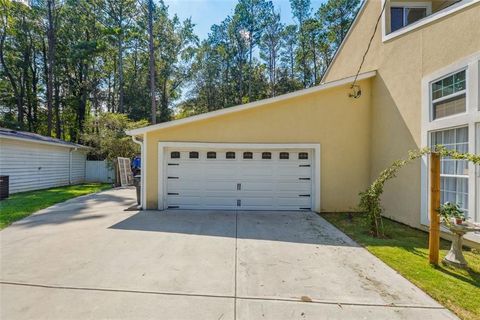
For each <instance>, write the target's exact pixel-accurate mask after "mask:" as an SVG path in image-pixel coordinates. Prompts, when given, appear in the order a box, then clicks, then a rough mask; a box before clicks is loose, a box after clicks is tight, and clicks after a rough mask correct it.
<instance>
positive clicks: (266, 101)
mask: <svg viewBox="0 0 480 320" xmlns="http://www.w3.org/2000/svg"><path fill="white" fill-rule="evenodd" d="M376 74H377V73H376V71H370V72H365V73H361V74H359V75H358V77H357V81H360V80H364V79H368V78H372V77H374V76H375V75H376ZM354 79H355V77H348V78H344V79H340V80H336V81H332V82H327V83H324V84H321V85H318V86H315V87H311V88H307V89H303V90H298V91H295V92H291V93H287V94H283V95H281V96H277V97H273V98H269V99H263V100H259V101H255V102H251V103H247V104H243V105H238V106H234V107H229V108H224V109H220V110H216V111H212V112H207V113H203V114H199V115H196V116H191V117H188V118H183V119H179V120H173V121H168V122H163V123H159V124H155V125H151V126H148V127H143V128H138V129H133V130H129V131H127V134H128V135H131V136H136V135H141V134H144V133H146V132H150V131H155V130H160V129H166V128H171V127H175V126H179V125H183V124H187V123H190V122H195V121H200V120H206V119H210V118H214V117H218V116H223V115H226V114H230V113H235V112H240V111H245V110H248V109H253V108H257V107H261V106H264V105H267V104H271V103H275V102H279V101H283V100H288V99H292V98H296V97H300V96H303V95H307V94H311V93H315V92H320V91H323V90H327V89H331V88H335V87H339V86H342V85H345V84H348V83H350V82H352V81H353V80H354Z"/></svg>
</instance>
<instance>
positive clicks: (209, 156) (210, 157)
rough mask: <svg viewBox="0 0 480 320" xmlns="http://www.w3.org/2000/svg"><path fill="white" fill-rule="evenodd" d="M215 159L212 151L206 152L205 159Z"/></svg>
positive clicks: (214, 153)
mask: <svg viewBox="0 0 480 320" xmlns="http://www.w3.org/2000/svg"><path fill="white" fill-rule="evenodd" d="M216 158H217V153H216V152H214V151H209V152H207V159H216Z"/></svg>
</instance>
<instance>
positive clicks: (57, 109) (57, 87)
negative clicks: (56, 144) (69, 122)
mask: <svg viewBox="0 0 480 320" xmlns="http://www.w3.org/2000/svg"><path fill="white" fill-rule="evenodd" d="M54 109H55V137H56V138H57V139H61V138H62V130H61V126H60V123H61V119H60V83H59V82H58V81H57V79H55V82H54Z"/></svg>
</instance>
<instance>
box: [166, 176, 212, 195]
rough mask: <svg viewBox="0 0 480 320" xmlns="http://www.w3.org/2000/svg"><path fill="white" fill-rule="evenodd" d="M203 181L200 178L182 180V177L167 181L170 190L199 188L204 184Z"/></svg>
mask: <svg viewBox="0 0 480 320" xmlns="http://www.w3.org/2000/svg"><path fill="white" fill-rule="evenodd" d="M202 185H203V184H202V183H201V181H198V180H187V181H185V180H182V181H180V179H175V180H168V182H167V190H168V192H170V191H172V190H175V191H178V190H199V189H201V188H202V187H203V186H202Z"/></svg>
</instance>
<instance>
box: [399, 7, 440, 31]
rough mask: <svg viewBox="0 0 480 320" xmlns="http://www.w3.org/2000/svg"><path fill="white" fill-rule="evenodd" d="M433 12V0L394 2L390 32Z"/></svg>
mask: <svg viewBox="0 0 480 320" xmlns="http://www.w3.org/2000/svg"><path fill="white" fill-rule="evenodd" d="M430 14H432V4H431V2H392V3H391V5H390V32H395V31H397V30H399V29H402V28H404V27H406V26H408V25H410V24H412V23H414V22H417V21H418V20H420V19H423V18H425V17H427V16H428V15H430Z"/></svg>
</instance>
